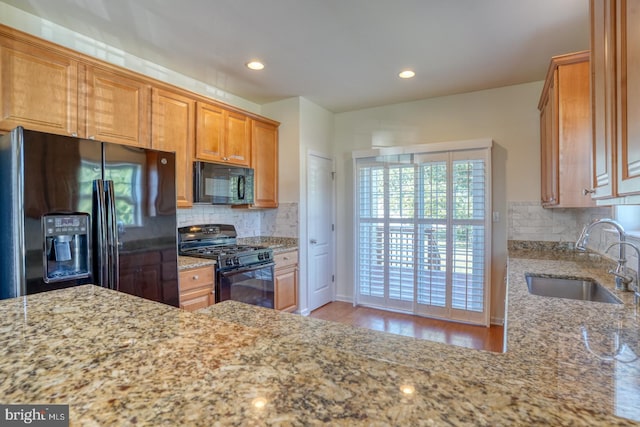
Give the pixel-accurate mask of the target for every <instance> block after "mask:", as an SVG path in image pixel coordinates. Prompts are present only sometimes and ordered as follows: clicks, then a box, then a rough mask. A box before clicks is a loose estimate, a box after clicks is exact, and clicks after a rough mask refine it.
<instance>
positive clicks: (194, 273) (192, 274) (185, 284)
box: [180, 267, 213, 293]
mask: <svg viewBox="0 0 640 427" xmlns="http://www.w3.org/2000/svg"><path fill="white" fill-rule="evenodd" d="M208 285H210V287H211V289H213V267H201V268H194V269H191V270H184V271H181V272H180V292H181V293H183V292H185V291H188V290H191V289H197V288H201V287H204V286H208Z"/></svg>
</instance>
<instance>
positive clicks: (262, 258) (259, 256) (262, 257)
mask: <svg viewBox="0 0 640 427" xmlns="http://www.w3.org/2000/svg"><path fill="white" fill-rule="evenodd" d="M258 259H259V260H260V261H262V260H264V254H263V253H262V252H260V253H259V254H258Z"/></svg>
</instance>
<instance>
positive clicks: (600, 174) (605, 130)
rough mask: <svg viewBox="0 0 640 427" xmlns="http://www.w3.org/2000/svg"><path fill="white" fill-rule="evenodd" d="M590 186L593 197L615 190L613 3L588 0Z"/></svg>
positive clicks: (607, 0)
mask: <svg viewBox="0 0 640 427" xmlns="http://www.w3.org/2000/svg"><path fill="white" fill-rule="evenodd" d="M590 11H591V13H590V15H591V17H590V18H591V105H592V112H591V114H592V119H591V120H592V121H591V125H592V140H593V146H592V171H591V176H592V187H593V189H594V191H595V192H594V194H593V197H594V198H606V197H611V196H614V195H615V194H616V193H617V184H616V172H615V170H616V163H617V162H616V135H615V123H614V122H615V62H614V59H615V57H614V50H615V44H614V41H615V40H614V38H613V31H614V28H615V24H614V18H615V5H614V3H613V1H610V0H591V2H590Z"/></svg>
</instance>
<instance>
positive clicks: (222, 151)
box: [196, 102, 251, 167]
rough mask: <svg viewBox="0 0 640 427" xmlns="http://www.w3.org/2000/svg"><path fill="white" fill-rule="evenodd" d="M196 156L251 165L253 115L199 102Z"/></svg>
mask: <svg viewBox="0 0 640 427" xmlns="http://www.w3.org/2000/svg"><path fill="white" fill-rule="evenodd" d="M196 117H197V126H196V129H197V131H196V158H197V159H198V160H208V161H212V162H220V163H229V164H233V165H238V166H247V167H248V166H249V164H250V162H251V158H250V153H251V140H250V136H251V134H250V131H251V128H250V119H249V117H248V116H246V115H245V114H241V113H237V112H234V111H229V110H226V109H224V108H222V107H220V106H217V105H213V104H209V103H206V102H198V103H197V114H196Z"/></svg>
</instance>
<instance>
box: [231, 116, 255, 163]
mask: <svg viewBox="0 0 640 427" xmlns="http://www.w3.org/2000/svg"><path fill="white" fill-rule="evenodd" d="M226 130H227V139H226V146H225V147H226V154H225V155H226V158H227V160H226V161H227V162H229V163H234V164H237V165H242V166H249V164H250V163H251V119H250V118H249V117H248V116H246V115H244V114H241V113H236V112H234V111H228V112H227V117H226Z"/></svg>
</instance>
